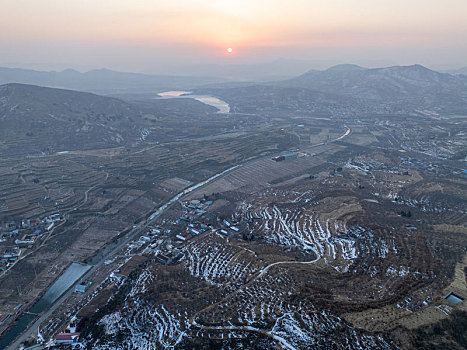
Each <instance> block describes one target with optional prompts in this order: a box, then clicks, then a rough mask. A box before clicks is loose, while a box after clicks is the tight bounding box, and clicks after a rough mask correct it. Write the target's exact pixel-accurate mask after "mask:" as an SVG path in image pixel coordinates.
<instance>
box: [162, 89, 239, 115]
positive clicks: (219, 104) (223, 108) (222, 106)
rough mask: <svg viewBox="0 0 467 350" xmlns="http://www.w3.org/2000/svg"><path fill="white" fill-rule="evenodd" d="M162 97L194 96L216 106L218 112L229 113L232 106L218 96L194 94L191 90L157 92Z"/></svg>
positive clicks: (197, 99) (200, 100) (193, 97)
mask: <svg viewBox="0 0 467 350" xmlns="http://www.w3.org/2000/svg"><path fill="white" fill-rule="evenodd" d="M157 95H158V97H156V99H160V98H166V99H167V98H192V99H195V100H196V101H199V102H202V103H204V104H207V105H209V106H213V107H216V108H217V109H218V110H219V111H218V112H217V113H229V112H230V106H229V104H228V103H227V102H225V101H222V100H220V99H218V98H217V97H214V96H210V95H192V94H191V92H190V91H166V92H161V93H159V94H157Z"/></svg>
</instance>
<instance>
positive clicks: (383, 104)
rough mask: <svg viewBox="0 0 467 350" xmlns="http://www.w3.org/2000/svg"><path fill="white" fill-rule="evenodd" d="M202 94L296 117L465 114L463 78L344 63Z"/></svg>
mask: <svg viewBox="0 0 467 350" xmlns="http://www.w3.org/2000/svg"><path fill="white" fill-rule="evenodd" d="M203 92H204V93H210V94H214V95H217V96H220V97H221V98H223V99H225V100H226V101H227V102H230V103H232V104H233V107H234V110H237V111H239V112H249V113H250V112H253V111H259V110H262V111H266V110H271V106H274V105H277V104H281V105H283V106H288V108H292V109H295V110H296V112H300V113H318V112H319V113H320V114H327V115H329V116H331V115H336V114H337V115H341V116H346V115H357V114H360V115H361V114H368V115H371V114H375V113H378V114H380V113H388V114H410V113H413V112H414V111H416V110H425V109H428V110H430V111H433V112H435V113H441V114H443V113H444V114H458V113H459V114H466V113H467V76H465V75H453V74H448V73H439V72H436V71H433V70H430V69H428V68H426V67H423V66H421V65H412V66H394V67H386V68H363V67H360V66H356V65H349V64H345V65H338V66H334V67H331V68H329V69H326V70H323V71H318V70H310V71H308V72H306V73H305V74H302V75H300V76H298V77H295V78H292V79H286V80H280V81H276V82H270V83H257V84H252V83H243V84H240V83H237V84H232V83H220V84H213V85H210V86H208V87H205V88H201V89H198V90H197V93H203ZM260 104H261V105H260ZM292 106H294V107H292ZM284 108H285V107H284Z"/></svg>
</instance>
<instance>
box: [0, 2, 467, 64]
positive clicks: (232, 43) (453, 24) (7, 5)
mask: <svg viewBox="0 0 467 350" xmlns="http://www.w3.org/2000/svg"><path fill="white" fill-rule="evenodd" d="M0 2H1V11H0V33H1V35H0V45H1V47H2V50H0V63H1V62H2V61H3V62H8V61H13V60H14V59H15V58H18V57H23V56H34V57H39V56H41V57H43V60H47V59H48V57H50V59H51V60H53V59H55V60H58V59H61V60H64V61H66V60H69V59H70V57H69V56H70V55H71V52H79V53H80V54H81V55H83V56H84V55H85V53H88V52H89V53H90V54H91V55H94V56H95V55H97V53H99V57H98V59H99V60H101V61H102V62H105V61H106V60H110V58H112V59H113V60H116V59H117V58H116V57H114V56H115V55H117V53H120V55H121V56H122V51H119V50H120V49H124V50H125V55H124V56H125V57H122V58H121V60H122V62H123V60H124V59H125V60H128V62H129V60H130V59H131V57H130V56H131V50H132V48H133V49H138V50H139V52H151V54H152V55H153V56H154V58H157V57H162V56H164V57H165V58H164V59H165V60H168V61H170V60H171V58H170V57H172V58H177V59H179V60H182V59H183V57H182V55H185V56H187V55H188V56H189V57H190V58H191V59H195V56H196V57H198V58H199V60H201V61H202V60H204V59H215V58H216V57H226V56H229V57H231V58H232V59H234V58H235V59H249V58H253V56H254V55H256V56H257V57H258V58H259V57H260V56H261V57H270V58H271V59H275V58H278V57H284V56H291V55H292V56H293V55H295V56H296V57H302V56H304V55H305V56H306V55H308V56H307V57H315V56H316V52H317V51H316V50H321V51H320V52H324V51H323V50H326V49H332V50H334V49H342V50H344V49H349V50H350V49H351V50H355V51H358V52H360V55H361V56H362V57H364V56H365V55H368V53H369V51H365V50H367V49H368V50H370V51H371V50H378V49H384V50H387V52H388V55H390V53H391V52H399V51H404V52H405V53H407V50H411V51H410V52H414V55H415V54H416V52H417V50H418V51H420V50H425V51H426V50H427V49H430V50H431V51H432V52H438V53H439V54H440V55H441V54H442V50H444V51H446V50H454V51H455V52H457V53H456V55H457V56H455V55H454V56H455V57H456V58H457V59H458V60H464V61H467V57H466V54H467V48H466V45H465V38H466V37H467V21H466V20H465V18H466V15H467V1H466V0H443V1H440V0H392V1H385V0H352V1H343V0H289V1H283V0H218V1H210V0H198V1H192V0H172V1H153V0H99V1H95V0H80V1H76V0H60V1H57V0H0ZM226 43H228V47H234V48H235V51H234V52H230V50H228V53H229V54H228V55H226V54H225V53H226V51H225V50H226V49H225V47H226ZM33 49H34V50H33ZM41 49H42V51H41ZM80 49H81V50H80ZM157 50H159V51H157ZM313 50H315V51H313ZM391 50H392V51H391ZM395 50H396V51H395ZM65 51H66V52H68V54H67V53H66V52H65ZM156 51H157V54H156ZM425 51H423V52H425ZM454 51H453V52H454ZM47 52H49V56H48V54H47ZM57 52H58V55H59V56H60V57H57ZM221 52H222V54H220V53H221ZM293 52H295V53H293ZM342 52H343V51H342ZM381 52H382V51H381ZM420 52H421V51H420ZM138 55H140V54H138ZM314 55H315V56H314ZM126 56H128V57H126ZM256 56H255V57H256ZM393 56H397V53H396V54H393ZM446 56H450V57H453V55H452V53H451V54H449V55H448V54H447V53H446ZM385 57H386V56H385ZM387 57H388V58H391V57H389V56H387ZM414 57H415V56H414ZM161 59H162V58H161ZM96 62H97V58H96ZM99 62H100V61H99Z"/></svg>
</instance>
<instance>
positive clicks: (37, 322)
mask: <svg viewBox="0 0 467 350" xmlns="http://www.w3.org/2000/svg"><path fill="white" fill-rule="evenodd" d="M345 127H346V128H347V130H346V131H345V133H344V134H343V135H341V136H340V137H338V138H336V139H333V140H331V141H329V142H335V141H339V140H342V139H343V138H344V137H346V136H348V135H349V134H350V133H351V129H350V128H349V127H347V126H345ZM323 144H324V143H323ZM320 145H322V144H318V145H313V146H312V147H316V146H320ZM308 148H309V147H308ZM266 157H270V156H266ZM263 158H264V157H260V158H259V159H263ZM257 160H258V159H251V160H248V161H247V162H245V163H244V164H246V163H250V162H252V161H257ZM244 164H241V165H235V166H233V167H231V168H229V169H226V170H224V171H222V172H220V173H217V174H215V175H213V176H211V177H210V178H208V179H206V180H204V181H201V182H200V183H198V184H195V185H193V186H190V187H188V188H187V189H185V190H183V191H182V192H180V193H178V194H177V195H176V196H174V197H173V198H171V199H170V200H169V201H168V202H166V203H165V204H164V205H162V206H160V207H159V208H158V209H156V210H155V211H154V213H153V214H151V215H150V216H149V218H148V219H147V220H146V221H144V222H142V223H140V224H138V225H137V226H136V227H133V229H132V230H131V231H130V232H129V233H127V234H126V235H125V237H124V239H121V240H120V241H119V242H118V244H117V245H116V246H115V247H114V248H113V249H112V250H110V251H109V252H106V253H105V254H102V256H101V257H100V259H99V260H98V261H97V262H96V263H95V264H94V265H93V266H92V268H91V269H90V270H89V271H88V272H87V273H86V274H85V275H84V276H83V277H82V278H81V279H80V280H79V281H81V280H83V279H90V278H91V276H92V274H93V273H94V272H96V270H97V269H98V268H99V267H100V266H101V265H102V264H103V263H104V261H106V260H109V259H111V258H112V256H113V255H114V254H116V253H117V252H118V251H119V250H120V249H121V248H123V246H124V245H126V244H127V243H129V242H130V241H131V240H132V239H134V237H135V236H137V235H139V234H141V233H142V232H143V231H145V230H146V229H147V228H148V226H149V225H151V224H152V223H154V221H155V220H156V219H157V218H158V217H159V216H161V215H162V214H163V213H164V212H165V211H166V210H167V209H168V208H170V207H171V206H172V205H173V204H174V203H176V202H178V201H179V200H180V199H181V198H182V197H184V196H186V195H187V194H189V193H191V192H193V191H194V190H197V189H200V188H202V187H204V186H206V185H208V184H210V183H212V182H213V181H216V180H219V179H220V178H222V177H223V176H225V175H227V174H228V173H230V172H231V171H233V170H235V169H237V168H239V167H241V166H242V165H244ZM107 177H108V174H107ZM97 186H98V185H95V186H93V187H91V188H89V189H88V190H87V191H86V192H85V196H84V201H83V203H81V204H80V205H79V207H82V206H83V205H84V204H85V203H86V202H87V200H88V193H89V192H90V191H91V190H92V189H94V188H95V187H97ZM125 231H126V230H124V231H122V232H121V233H123V232H125ZM318 260H319V257H317V258H316V259H314V260H311V261H304V262H300V261H279V262H275V263H271V264H269V265H267V266H266V267H265V268H263V269H262V270H261V271H260V272H259V273H258V274H257V275H256V277H254V278H253V279H252V280H251V281H249V282H248V283H247V284H245V285H244V286H242V287H241V288H239V289H238V290H237V291H235V292H234V293H237V292H239V291H240V290H242V288H244V287H245V286H247V285H249V284H251V283H253V282H254V281H256V280H257V279H258V278H260V277H262V276H264V274H265V273H267V271H268V270H269V269H270V268H272V267H273V266H277V265H281V264H313V263H315V262H316V261H318ZM79 281H78V282H76V283H79ZM76 283H75V284H76ZM74 286H75V285H72V286H71V287H70V288H69V289H68V290H67V291H65V292H64V294H63V295H62V296H61V297H60V298H59V299H58V300H57V301H56V302H55V303H54V304H53V305H52V306H51V307H50V308H49V309H48V310H47V311H46V312H45V313H43V314H41V315H40V316H39V317H38V318H37V319H36V320H35V321H34V322H33V323H32V324H31V325H29V326H28V328H27V329H26V330H25V331H24V332H23V333H22V334H21V335H20V336H19V337H18V338H16V340H15V341H13V342H12V343H11V344H10V345H9V346H8V347H7V348H6V349H11V350H15V349H18V348H20V346H21V344H22V343H23V342H24V341H25V340H27V339H28V338H29V337H30V336H32V335H33V334H35V333H36V332H37V329H38V328H39V327H40V325H41V324H42V323H43V322H44V321H45V320H46V319H47V318H48V317H50V316H51V315H52V313H53V312H54V311H55V310H56V309H57V308H58V307H60V306H61V304H62V303H63V302H64V301H65V300H66V299H67V298H68V297H69V296H70V295H71V294H72V293H73V290H74ZM214 305H215V304H212V305H210V306H209V307H208V308H210V307H213V306H214ZM204 310H206V309H204ZM204 310H201V311H204ZM201 311H199V312H201ZM199 312H197V313H196V314H195V315H193V316H192V317H191V318H190V324H191V325H192V326H194V327H198V328H201V329H225V330H235V329H236V330H243V331H254V332H259V333H262V334H264V335H267V336H269V337H272V338H273V339H275V340H277V341H278V342H280V343H281V344H282V345H283V346H284V347H285V348H287V349H294V347H293V346H291V345H290V344H289V343H287V341H286V340H285V339H283V338H281V337H279V336H277V335H274V334H272V333H270V332H268V331H266V330H262V329H258V328H254V327H250V326H218V327H214V328H213V327H208V326H202V325H198V324H197V323H196V321H195V320H196V316H197V315H198V314H199Z"/></svg>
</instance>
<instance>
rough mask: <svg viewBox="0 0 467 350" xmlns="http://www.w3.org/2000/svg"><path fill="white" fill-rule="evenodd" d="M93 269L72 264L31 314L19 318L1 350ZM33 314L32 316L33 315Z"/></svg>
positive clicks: (24, 314)
mask: <svg viewBox="0 0 467 350" xmlns="http://www.w3.org/2000/svg"><path fill="white" fill-rule="evenodd" d="M90 268H91V266H89V265H83V264H79V263H72V264H71V265H70V266H68V268H67V269H66V270H65V272H64V273H63V274H62V275H61V276H60V277H59V278H58V279H57V280H56V281H55V282H54V284H52V285H51V286H50V288H49V289H48V290H47V292H45V294H44V295H43V296H42V298H40V299H39V300H38V301H37V302H36V303H35V304H34V305H33V306H32V307H31V308H30V309H29V310H28V312H30V313H24V312H23V314H22V315H21V316H20V317H19V319H18V320H17V321H16V323H15V324H14V325H13V327H11V328H10V330H9V331H8V332H6V333H5V334H4V335H3V336H2V338H1V339H0V349H4V348H6V346H7V345H8V344H10V343H11V342H12V341H13V340H14V339H15V338H16V337H17V336H18V335H20V334H21V333H22V332H24V331H25V330H26V329H27V328H28V326H29V324H30V323H31V322H33V321H34V320H35V319H36V318H37V317H38V316H37V315H33V314H40V313H42V312H43V311H44V310H46V309H47V308H48V307H50V306H51V305H52V304H53V303H54V302H55V301H57V299H58V298H60V296H61V295H62V294H63V293H65V292H66V291H67V290H68V288H70V287H71V286H72V285H73V284H74V283H75V282H76V281H78V280H79V279H80V278H81V276H83V275H84V274H85V273H86V271H88V270H89V269H90ZM31 313H32V314H31Z"/></svg>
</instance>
